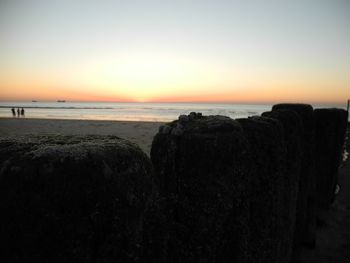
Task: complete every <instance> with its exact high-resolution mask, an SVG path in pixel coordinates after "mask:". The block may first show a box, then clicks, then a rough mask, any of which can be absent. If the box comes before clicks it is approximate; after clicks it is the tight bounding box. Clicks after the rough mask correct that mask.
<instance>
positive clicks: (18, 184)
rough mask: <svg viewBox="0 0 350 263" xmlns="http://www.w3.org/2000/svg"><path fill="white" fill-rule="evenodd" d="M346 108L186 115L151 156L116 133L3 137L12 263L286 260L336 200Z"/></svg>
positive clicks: (2, 222)
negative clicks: (238, 116)
mask: <svg viewBox="0 0 350 263" xmlns="http://www.w3.org/2000/svg"><path fill="white" fill-rule="evenodd" d="M346 124H347V113H346V111H344V110H340V109H316V110H313V108H312V107H311V106H310V105H307V104H278V105H275V106H274V107H273V108H272V110H271V111H270V112H265V113H263V114H262V116H255V117H250V118H245V119H238V120H233V119H231V118H228V117H225V116H202V115H201V114H200V113H191V114H189V115H182V116H180V117H179V119H178V120H175V121H173V122H171V123H168V124H166V125H164V126H161V127H160V128H159V132H158V133H157V134H156V135H155V137H154V140H153V144H152V150H151V158H148V157H147V156H146V154H144V153H143V152H142V151H141V150H140V148H139V147H138V146H137V145H135V144H132V143H130V142H128V141H126V140H122V139H119V138H117V137H115V136H26V137H19V138H15V139H13V138H12V139H6V138H1V139H0V209H1V211H2V216H1V217H0V227H1V233H2V234H1V236H0V239H1V240H0V241H1V243H2V244H4V245H2V246H1V247H0V251H1V254H2V257H4V258H6V259H8V261H9V262H24V261H28V262H29V261H30V262H33V261H36V262H178V263H180V262H237V263H248V262H249V263H257V262H261V263H262V262H269V263H270V262H271V263H272V262H273V263H288V262H296V261H298V260H299V252H300V249H301V248H302V247H309V248H312V247H314V246H315V245H317V240H316V238H315V228H316V222H317V220H320V219H322V213H325V211H327V209H329V207H330V205H331V203H332V202H333V200H334V199H335V189H336V184H337V183H338V181H337V171H338V166H339V164H340V162H341V154H342V146H343V142H344V136H345V130H346Z"/></svg>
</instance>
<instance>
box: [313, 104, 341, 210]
mask: <svg viewBox="0 0 350 263" xmlns="http://www.w3.org/2000/svg"><path fill="white" fill-rule="evenodd" d="M314 113H315V145H316V147H315V148H316V151H315V156H316V166H315V169H316V170H315V171H316V186H317V205H318V210H319V213H322V210H328V209H329V207H330V205H331V203H332V202H333V200H334V192H335V187H336V184H337V174H338V167H339V165H340V163H341V158H342V149H343V144H344V138H345V131H346V124H347V112H346V111H345V110H342V109H316V110H315V111H314Z"/></svg>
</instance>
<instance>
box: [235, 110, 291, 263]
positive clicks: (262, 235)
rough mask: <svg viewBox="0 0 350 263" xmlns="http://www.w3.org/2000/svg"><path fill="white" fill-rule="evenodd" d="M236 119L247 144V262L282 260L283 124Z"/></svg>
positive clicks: (255, 118)
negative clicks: (248, 165)
mask: <svg viewBox="0 0 350 263" xmlns="http://www.w3.org/2000/svg"><path fill="white" fill-rule="evenodd" d="M237 121H238V122H239V123H240V124H241V125H242V127H243V130H244V133H245V135H246V136H247V138H248V140H249V145H250V148H249V153H250V160H251V161H250V169H251V182H250V189H249V193H250V196H249V202H250V221H249V230H250V240H249V254H250V255H251V256H252V258H251V260H250V262H282V261H279V259H280V258H281V257H282V255H281V246H282V239H281V238H282V236H283V233H284V231H283V230H282V228H283V227H285V226H283V225H282V222H283V220H282V214H283V213H282V209H283V204H282V200H283V199H282V192H283V191H284V189H283V187H284V182H283V177H284V167H285V154H286V152H285V145H284V138H283V127H282V124H281V123H280V122H279V121H278V120H275V119H271V118H265V117H252V118H249V119H239V120H237ZM283 238H284V237H283Z"/></svg>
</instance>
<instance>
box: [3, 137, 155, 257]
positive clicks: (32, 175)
mask: <svg viewBox="0 0 350 263" xmlns="http://www.w3.org/2000/svg"><path fill="white" fill-rule="evenodd" d="M0 163H1V170H0V209H1V211H2V214H1V217H0V227H1V236H0V239H1V244H2V245H1V248H0V250H1V255H2V258H3V259H7V260H8V262H115V261H118V262H138V261H139V257H140V250H141V249H142V229H143V224H142V223H143V220H142V219H143V214H144V212H145V210H146V209H147V204H148V203H149V202H150V199H151V198H152V193H153V178H152V175H151V163H150V160H149V158H148V157H147V156H146V154H144V153H143V152H142V151H141V150H140V149H139V148H138V147H137V146H136V145H134V144H132V143H129V142H128V141H125V140H122V139H119V138H117V137H114V136H85V137H81V136H27V137H23V138H17V139H4V138H1V139H0Z"/></svg>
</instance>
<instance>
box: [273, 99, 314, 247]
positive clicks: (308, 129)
mask: <svg viewBox="0 0 350 263" xmlns="http://www.w3.org/2000/svg"><path fill="white" fill-rule="evenodd" d="M279 109H287V110H292V111H295V112H296V113H297V114H298V115H299V116H300V118H301V120H302V123H303V136H302V152H303V155H302V164H301V172H300V181H299V193H298V203H297V213H296V233H295V242H294V246H295V251H296V252H295V253H296V254H297V253H298V252H297V250H298V248H300V247H301V246H307V247H314V246H315V242H316V239H315V227H316V215H315V198H316V197H315V195H316V192H315V191H316V189H315V188H316V186H315V173H314V114H313V108H312V106H311V105H308V104H277V105H274V106H273V108H272V110H273V111H274V110H279Z"/></svg>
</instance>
